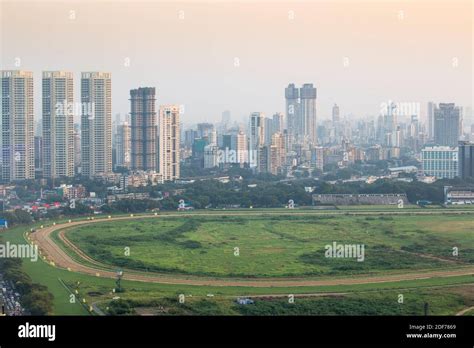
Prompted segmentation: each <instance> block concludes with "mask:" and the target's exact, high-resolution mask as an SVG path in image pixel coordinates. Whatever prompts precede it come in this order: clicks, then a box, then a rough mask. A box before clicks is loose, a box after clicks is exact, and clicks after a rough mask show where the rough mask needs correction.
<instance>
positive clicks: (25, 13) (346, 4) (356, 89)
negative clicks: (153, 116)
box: [1, 1, 473, 123]
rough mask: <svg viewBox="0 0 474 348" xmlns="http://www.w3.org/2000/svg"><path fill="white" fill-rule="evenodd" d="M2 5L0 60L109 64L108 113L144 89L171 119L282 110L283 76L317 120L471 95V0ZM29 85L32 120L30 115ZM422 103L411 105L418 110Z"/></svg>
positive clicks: (36, 68) (11, 65) (34, 65)
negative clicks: (336, 110)
mask: <svg viewBox="0 0 474 348" xmlns="http://www.w3.org/2000/svg"><path fill="white" fill-rule="evenodd" d="M139 4H140V6H136V5H137V2H114V1H112V2H86V3H76V2H71V3H67V2H62V1H52V2H47V1H37V2H9V1H7V2H2V7H1V11H2V13H1V42H2V45H1V50H2V52H1V64H2V67H1V68H2V69H22V70H28V71H33V73H34V78H35V86H37V87H39V86H40V85H41V72H42V71H43V70H66V71H71V72H73V73H74V74H75V91H76V92H75V99H76V100H79V98H80V95H79V92H78V91H79V83H80V78H79V77H80V73H81V72H82V71H107V72H111V73H112V81H113V83H112V109H113V114H117V113H121V114H125V113H128V112H130V104H129V93H130V90H131V89H133V88H137V87H140V86H141V87H156V89H157V103H158V104H170V103H173V104H182V105H185V113H184V115H183V117H182V121H183V122H185V123H197V122H204V121H211V122H215V121H219V120H220V118H221V113H222V111H224V110H230V111H231V112H232V118H233V119H234V120H239V121H244V122H247V118H248V115H249V114H250V113H251V112H254V111H261V112H264V113H265V114H266V115H268V116H270V115H272V114H273V113H274V112H284V110H285V99H284V88H285V87H286V86H287V85H288V83H296V84H297V85H302V84H303V83H313V84H314V86H315V87H316V88H317V89H318V96H317V114H318V119H319V120H320V119H324V118H328V117H330V115H331V107H332V105H333V104H334V103H337V104H338V105H339V106H340V108H341V114H342V115H343V116H346V115H354V116H357V117H363V116H366V115H377V114H378V113H379V110H380V104H381V103H383V102H387V101H388V100H394V101H403V102H418V103H420V104H421V105H422V106H423V109H424V106H425V105H426V102H428V101H430V100H437V101H440V102H442V101H450V102H455V103H456V104H459V105H463V106H471V105H472V104H473V103H472V99H473V98H472V80H473V79H472V3H471V2H470V1H449V2H448V1H444V2H430V4H429V10H427V8H426V1H411V2H405V1H402V2H400V1H395V2H387V1H384V2H374V1H370V2H353V1H337V2H325V1H309V2H298V3H292V2H287V3H285V2H253V3H250V2H227V1H221V2H208V3H202V2H196V3H188V2H183V3H171V2H158V1H146V2H139ZM40 93H41V89H40V88H35V119H37V120H38V119H40V118H41V97H40V95H41V94H40ZM423 109H422V111H423Z"/></svg>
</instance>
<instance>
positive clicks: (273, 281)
mask: <svg viewBox="0 0 474 348" xmlns="http://www.w3.org/2000/svg"><path fill="white" fill-rule="evenodd" d="M473 213H474V212H473V211H472V210H466V211H463V210H453V211H443V212H442V213H440V212H439V211H430V210H406V211H403V210H391V211H369V210H368V211H361V210H358V211H351V212H347V211H331V212H330V213H329V212H325V211H299V210H294V211H291V212H289V211H288V210H286V211H284V212H283V211H278V210H268V211H264V210H263V211H238V210H237V211H220V212H179V213H160V214H157V215H154V214H151V215H136V216H114V217H100V218H99V217H96V218H94V220H92V219H89V220H81V221H71V222H64V223H56V224H54V225H50V226H43V228H39V229H38V230H37V231H36V232H33V233H29V234H28V238H29V239H30V240H31V242H33V243H35V244H37V245H38V247H39V249H40V251H41V254H42V256H43V258H44V259H45V260H46V261H48V262H49V263H50V264H51V265H53V266H55V267H58V268H62V269H67V270H69V271H71V272H77V273H81V274H87V275H92V276H97V277H104V278H112V279H113V278H116V270H115V269H114V267H112V266H111V265H107V264H104V263H101V262H98V261H96V260H94V259H92V258H91V257H90V256H88V255H87V254H86V253H84V252H83V251H82V250H81V249H80V248H78V247H77V246H75V245H74V244H73V243H71V242H70V241H69V240H68V239H67V238H65V234H64V231H65V230H68V229H71V228H75V227H84V226H87V225H92V224H98V223H101V222H121V221H133V220H137V219H161V218H166V217H182V218H183V219H185V218H186V217H188V218H189V217H194V216H222V215H225V216H240V217H249V216H281V215H283V214H285V215H286V214H291V215H295V216H299V215H313V216H314V215H318V216H324V215H332V216H338V215H340V216H346V215H350V216H373V215H377V216H382V215H393V216H400V215H402V216H403V215H407V216H415V215H416V216H427V215H440V214H446V215H459V214H470V215H471V216H472V215H473ZM55 232H58V233H59V234H58V235H59V236H60V238H61V239H62V241H63V244H64V245H63V246H61V245H58V243H57V242H56V241H55V240H54V239H53V238H52V235H53V234H54V233H55ZM64 246H66V248H67V249H69V250H67V251H66V250H65V248H64ZM71 253H73V254H74V257H72V256H71ZM469 275H474V266H473V265H458V266H457V267H451V268H450V269H446V270H436V269H435V270H419V271H416V270H414V271H410V272H403V273H395V274H392V273H390V274H383V275H376V276H372V275H371V276H368V275H347V276H332V277H319V278H318V279H312V278H311V277H291V278H268V277H266V278H252V279H246V278H224V277H209V276H196V275H189V276H188V275H183V274H169V273H166V274H160V273H154V272H147V273H145V272H140V271H136V270H129V269H127V270H125V273H124V277H123V279H124V280H130V281H139V282H147V283H158V284H175V285H195V286H215V287H260V288H271V287H272V288H274V287H307V286H315V287H317V286H336V285H355V284H373V283H386V282H387V283H388V282H390V283H393V282H399V281H412V280H422V279H429V278H447V277H453V276H469Z"/></svg>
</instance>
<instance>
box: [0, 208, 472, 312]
mask: <svg viewBox="0 0 474 348" xmlns="http://www.w3.org/2000/svg"><path fill="white" fill-rule="evenodd" d="M268 211H269V210H267V211H262V213H263V212H268ZM272 211H273V210H272ZM280 212H281V213H282V214H281V216H279V218H278V216H277V219H273V220H271V219H270V218H271V217H269V216H263V217H261V218H258V217H252V216H249V217H244V220H243V221H242V220H240V217H228V218H227V221H226V222H223V221H222V220H226V219H221V218H220V217H218V216H217V215H219V214H221V213H222V212H220V213H219V212H215V213H216V216H215V217H214V216H212V217H205V216H200V217H199V219H201V220H203V221H198V223H197V224H195V225H190V223H189V222H188V221H190V220H192V219H194V218H192V219H191V218H185V217H182V216H180V217H178V218H175V217H170V218H166V219H165V218H163V219H162V218H161V217H160V218H158V219H160V220H156V219H153V220H148V222H149V223H147V222H146V220H142V221H140V223H138V221H133V222H132V221H128V222H126V221H122V222H120V223H119V224H115V223H114V224H113V225H112V223H111V222H103V223H102V222H101V223H98V224H96V225H89V226H87V228H84V229H83V230H81V229H80V228H78V229H76V231H74V232H72V233H70V234H68V237H71V236H72V238H71V239H73V238H76V239H75V240H74V242H75V243H78V245H79V244H81V243H83V244H82V246H83V247H87V246H88V245H92V244H95V243H96V242H97V241H94V242H92V241H90V240H89V242H88V241H87V236H92V235H96V236H97V238H98V239H99V241H100V240H103V241H105V243H104V244H103V245H102V246H103V247H104V248H105V249H106V250H107V251H108V253H107V256H110V254H111V255H112V256H113V257H114V258H115V257H117V258H121V259H123V260H124V261H127V262H129V261H130V260H137V261H141V262H147V263H149V264H150V267H152V266H154V267H159V268H163V269H167V268H171V269H173V268H178V269H179V267H181V270H180V271H186V268H188V267H189V265H192V266H193V267H194V269H193V271H194V272H196V273H199V272H203V273H204V274H209V273H217V274H222V275H223V276H228V274H225V273H223V272H224V271H225V270H226V269H228V267H229V266H228V265H225V264H224V263H225V262H226V260H231V262H234V261H235V262H234V263H232V265H237V266H239V267H240V268H239V272H240V273H241V274H246V273H245V272H248V273H250V272H254V271H255V270H259V271H260V272H261V275H262V276H269V275H271V274H273V276H281V275H282V274H284V272H287V273H288V271H291V272H298V273H295V274H305V272H308V269H309V270H310V272H312V273H311V274H318V275H322V276H324V277H331V274H333V273H335V274H341V275H342V274H344V272H347V271H346V270H343V269H337V267H335V268H334V266H330V265H329V266H328V265H322V266H321V265H319V264H313V263H311V262H309V263H308V262H305V261H307V260H305V259H304V258H301V257H300V255H295V254H294V252H297V251H298V250H297V248H294V247H293V248H292V247H291V244H292V243H293V244H294V243H297V245H298V246H299V247H300V248H301V249H302V251H301V253H303V254H308V255H309V256H308V257H309V260H312V259H311V256H312V254H311V253H312V252H314V251H317V250H319V249H320V246H321V245H322V243H324V242H325V239H328V240H331V241H333V240H335V241H338V242H346V241H353V242H354V241H359V239H360V240H363V241H362V242H365V243H366V244H367V245H368V246H369V245H371V243H372V242H371V240H374V243H376V244H374V245H377V244H383V245H387V246H389V247H390V248H391V249H393V250H395V252H396V251H397V250H399V249H400V248H401V247H402V246H404V247H408V248H409V247H410V246H412V247H413V246H415V247H417V248H420V247H421V250H417V251H416V253H430V254H431V255H437V256H439V257H442V258H443V259H444V258H448V259H449V257H450V252H451V250H452V246H453V245H458V246H459V250H460V256H459V261H461V262H462V263H464V264H468V263H472V249H474V248H473V247H472V243H473V241H472V240H473V238H472V234H470V231H472V227H473V226H472V224H473V223H472V216H470V215H460V216H444V215H443V216H441V215H436V216H403V217H396V216H393V217H392V218H393V220H390V219H388V218H387V217H384V218H380V217H379V216H345V215H339V216H336V217H335V218H329V219H326V218H324V217H323V218H322V219H316V218H315V217H314V220H317V221H313V220H312V219H313V217H310V219H309V220H310V221H308V219H306V221H305V220H304V219H303V221H300V219H299V218H298V217H297V216H290V217H284V216H283V215H284V214H285V213H286V212H285V211H284V210H280ZM232 220H233V221H232ZM51 223H52V222H43V224H45V225H50V224H51ZM334 223H335V225H334ZM108 224H110V225H112V226H107V225H108ZM186 224H187V225H186ZM183 225H185V227H186V228H188V227H193V228H191V229H190V230H189V231H187V230H184V229H180V227H182V226H183ZM104 227H105V228H104ZM209 227H212V228H209ZM137 228H138V229H137ZM208 228H209V232H207V229H208ZM259 228H263V230H259ZM265 228H267V229H265ZM29 229H30V226H20V227H15V228H11V229H9V230H7V231H5V232H2V237H3V239H4V240H8V241H10V242H12V243H24V242H25V239H24V233H25V232H26V231H29ZM165 231H168V232H172V233H168V234H166V233H165ZM259 231H260V232H259ZM91 233H92V234H91ZM259 233H262V234H263V236H264V240H265V242H262V243H260V244H259V241H258V238H257V237H258V236H259ZM471 233H472V232H471ZM165 235H167V237H166V236H165ZM318 235H320V236H324V238H325V239H322V238H320V239H318V238H317V236H318ZM352 235H353V236H352ZM158 236H161V237H159V238H158V239H156V238H152V239H151V241H152V242H150V239H149V238H150V237H158ZM114 237H116V243H117V244H113V243H114V239H115V238H114ZM128 237H130V238H128ZM235 238H237V239H235ZM127 240H128V243H126V245H124V244H123V241H127ZM189 241H191V242H198V243H200V245H199V247H196V246H198V244H195V243H190V242H189ZM236 242H239V244H240V245H244V247H243V248H242V246H239V247H240V256H239V257H241V258H242V257H245V258H247V257H249V255H254V256H253V257H257V258H258V262H265V263H266V264H267V265H271V264H272V260H276V261H277V262H279V263H283V265H284V267H282V268H281V269H274V268H273V267H271V268H270V269H265V268H262V267H261V266H259V265H258V264H257V262H251V263H250V264H246V262H242V261H239V262H237V261H238V260H236V259H238V257H236V256H234V255H233V252H234V249H233V248H234V247H235V246H238V244H236ZM225 243H227V244H225ZM157 245H158V246H166V247H167V248H169V250H168V251H167V252H168V254H166V255H167V257H168V258H170V261H169V263H167V260H166V257H164V254H161V253H160V252H159V251H160V248H157ZM125 246H128V247H130V251H131V254H130V258H124V254H123V251H124V249H123V248H124V247H125ZM190 246H191V247H190ZM275 246H278V248H280V249H281V252H280V251H279V252H275V249H273V250H268V248H275ZM207 248H210V249H215V250H219V252H217V251H215V252H210V251H209V250H208V252H207V253H200V251H202V250H200V249H207ZM258 248H267V249H266V250H267V253H263V254H262V255H259V253H258V252H256V251H257V250H258ZM163 249H164V250H166V248H163ZM178 251H179V252H178ZM268 251H270V252H268ZM109 253H110V254H109ZM151 253H155V254H154V255H158V258H157V259H156V260H157V261H158V262H156V260H155V258H154V256H152V255H153V254H151ZM246 253H247V254H246ZM249 253H253V254H249ZM396 255H398V254H396ZM95 256H100V255H95ZM400 256H401V257H402V258H403V257H405V254H403V255H400ZM138 257H141V260H140V259H139V258H138ZM202 257H207V261H206V262H203V261H200V259H201V258H202ZM369 257H370V249H369V247H367V249H366V261H365V262H368V260H369ZM413 257H416V258H415V259H414V261H415V262H416V263H417V266H413V270H416V267H420V266H422V265H423V267H425V266H426V267H431V268H434V267H435V266H433V265H434V264H433V261H435V260H432V259H426V257H418V256H417V255H414V256H413ZM187 258H189V260H187ZM178 260H181V262H188V263H187V264H186V267H183V265H180V264H179V261H178ZM240 260H241V259H240ZM284 260H286V261H284ZM387 260H388V259H387ZM104 261H110V260H108V259H107V260H104ZM395 261H400V260H399V259H395ZM402 261H403V260H402ZM427 261H429V262H427ZM285 262H290V264H289V266H286V264H285ZM365 262H364V263H365ZM438 262H439V263H436V264H437V266H436V268H439V267H442V266H443V265H444V264H445V263H446V262H445V261H438ZM247 263H248V262H247ZM462 263H461V264H457V266H458V267H459V266H460V265H461V266H462ZM448 264H449V262H448ZM355 265H356V266H357V263H356V264H355ZM114 266H115V264H114ZM198 267H200V268H198ZM444 267H450V266H449V265H446V266H444ZM23 268H24V270H25V271H26V272H27V273H28V274H29V275H30V277H31V278H32V279H33V281H34V282H37V283H41V284H43V285H45V286H47V287H48V289H49V291H50V292H51V293H52V294H53V295H54V314H62V315H87V314H89V312H88V311H87V310H86V309H85V308H87V307H88V306H89V305H91V304H93V303H95V304H96V305H97V306H98V307H99V308H102V309H103V310H104V311H107V310H106V308H107V307H109V306H112V305H113V303H114V300H112V298H113V297H114V296H116V295H117V294H114V293H113V292H112V288H114V286H115V282H114V280H113V279H106V278H100V277H93V276H89V275H84V274H79V273H75V272H68V271H67V270H63V269H59V268H56V267H53V266H51V265H49V264H48V263H45V262H43V261H42V260H39V261H38V262H30V261H28V260H24V262H23ZM315 269H318V272H319V273H315V272H314V270H315ZM410 269H411V268H410ZM359 271H363V270H360V269H358V270H351V271H350V272H351V273H352V272H359ZM376 271H377V272H383V273H387V272H391V271H397V270H394V269H393V267H392V268H391V267H390V265H388V266H387V265H386V264H385V265H384V264H383V263H382V264H378V269H377V270H376ZM272 272H273V273H272ZM364 272H365V271H364ZM234 273H235V272H234ZM346 274H347V273H346ZM473 278H474V277H472V276H455V277H448V278H429V279H419V280H411V281H400V282H384V283H372V284H355V285H337V286H318V287H310V286H305V287H294V288H291V287H288V288H285V287H278V288H273V287H272V288H253V287H210V286H189V285H172V284H156V283H144V282H135V281H122V286H123V288H124V289H125V292H124V293H120V294H119V296H120V297H121V299H122V300H125V301H126V302H127V303H129V304H130V306H131V307H133V308H134V311H135V310H136V311H135V312H134V313H135V314H140V313H152V314H163V313H157V312H156V311H157V308H159V309H160V310H161V308H165V309H166V311H167V313H168V314H197V315H203V314H214V315H215V314H231V315H242V314H243V315H246V314H249V315H265V314H271V313H273V314H290V315H291V314H303V315H313V314H320V315H333V314H362V315H363V314H369V315H370V314H393V315H397V314H403V315H413V314H422V312H421V311H422V309H421V308H422V304H423V303H424V301H428V302H429V303H430V314H436V315H441V314H447V315H453V314H455V313H457V312H458V311H459V310H461V309H464V308H466V307H469V306H472V305H473V301H474V296H473V294H474V291H473V290H472V289H473V285H474V279H473ZM64 284H65V285H66V286H67V287H69V289H67V288H66V287H65V286H64ZM76 288H77V289H78V291H79V295H78V299H79V301H82V299H85V300H86V304H85V305H84V306H83V305H81V304H80V303H79V301H77V302H76V303H70V301H69V300H70V290H74V289H76ZM334 292H337V293H345V295H341V296H342V297H339V298H334V297H321V298H319V297H318V298H297V299H296V302H295V305H296V306H292V307H288V304H287V301H286V300H285V298H282V299H273V300H268V299H267V300H265V299H256V302H255V305H253V307H241V306H236V305H235V302H234V300H235V298H236V297H237V296H247V295H254V296H255V295H262V296H263V295H269V294H272V295H275V294H281V295H283V296H287V295H288V294H325V293H334ZM400 293H403V294H405V304H406V306H401V305H400V304H398V303H397V302H396V296H398V294H400ZM179 294H184V295H185V296H186V302H185V304H178V303H177V298H178V295H179ZM208 294H212V295H213V296H212V297H208V296H207V295H208ZM407 294H408V295H407ZM371 298H373V301H369V300H370V299H371ZM472 313H473V312H472V311H471V312H468V313H467V315H468V314H472ZM165 314H166V313H165Z"/></svg>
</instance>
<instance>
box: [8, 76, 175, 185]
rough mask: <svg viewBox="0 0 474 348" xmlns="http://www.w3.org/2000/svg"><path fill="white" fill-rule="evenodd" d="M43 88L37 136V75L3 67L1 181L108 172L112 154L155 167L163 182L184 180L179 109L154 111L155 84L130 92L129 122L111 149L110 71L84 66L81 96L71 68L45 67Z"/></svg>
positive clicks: (138, 166)
mask: <svg viewBox="0 0 474 348" xmlns="http://www.w3.org/2000/svg"><path fill="white" fill-rule="evenodd" d="M41 87H42V113H41V115H42V118H41V132H40V134H39V135H37V136H35V129H34V128H35V120H34V110H33V105H34V94H33V88H34V87H33V73H32V72H27V71H19V70H9V71H1V90H0V96H1V116H0V122H1V133H0V142H1V146H2V148H1V173H0V174H1V176H0V180H1V181H2V182H12V181H17V180H27V179H35V178H39V177H41V178H51V179H54V178H60V177H73V176H74V175H76V174H81V175H83V176H85V177H89V178H95V177H107V176H108V175H111V174H112V173H113V166H114V163H113V162H114V153H115V154H116V157H117V159H118V160H119V161H117V162H118V163H117V165H120V166H124V167H127V168H130V169H132V170H137V171H157V172H159V173H160V174H161V176H162V180H163V181H168V180H174V179H176V178H179V173H180V171H179V163H180V157H179V156H180V151H179V148H180V146H179V143H180V122H179V110H180V108H179V106H177V105H163V106H160V108H159V113H158V115H157V113H156V111H155V101H156V94H155V88H138V89H134V90H132V91H130V103H131V112H130V115H131V119H130V123H127V122H125V123H124V124H121V125H120V126H119V127H118V134H117V135H118V136H116V144H115V145H116V146H115V149H114V147H113V142H112V138H113V122H112V81H111V74H110V73H104V72H83V73H82V74H81V84H80V102H75V98H74V77H73V73H71V72H64V71H44V72H43V75H42V86H41ZM74 116H80V125H77V124H75V122H74ZM114 150H115V151H114Z"/></svg>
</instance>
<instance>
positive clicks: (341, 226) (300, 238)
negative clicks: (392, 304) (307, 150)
mask: <svg viewBox="0 0 474 348" xmlns="http://www.w3.org/2000/svg"><path fill="white" fill-rule="evenodd" d="M473 227H474V223H473V222H472V216H470V215H459V216H458V215H453V216H445V215H443V216H441V215H433V216H414V215H413V216H410V215H409V216H344V215H343V216H336V215H324V216H291V215H287V216H284V215H281V216H259V217H257V216H252V217H250V216H249V217H242V216H235V217H232V216H225V215H223V216H216V217H204V216H202V217H183V218H162V219H159V220H155V219H153V220H149V219H148V220H147V219H143V220H139V221H137V220H135V221H121V222H101V223H100V224H96V225H92V226H91V225H88V226H83V227H78V228H75V229H71V230H68V231H67V234H66V235H67V237H68V238H69V240H70V241H72V242H73V243H74V244H76V245H77V246H79V247H80V248H81V249H82V250H84V251H85V252H86V253H87V254H88V255H90V256H91V257H92V258H94V259H96V260H98V261H100V262H103V263H106V264H110V265H114V266H120V267H124V268H129V269H137V270H141V271H155V272H168V273H182V274H192V275H205V276H219V277H289V276H312V277H316V276H331V275H347V274H380V273H387V272H397V271H410V270H419V269H440V268H451V267H459V266H460V265H463V264H465V265H468V264H472V263H473V262H474V238H472V229H473ZM333 242H336V243H338V244H363V245H364V248H365V250H364V251H365V259H364V261H363V262H358V261H357V260H356V259H347V258H344V259H339V258H327V257H325V246H326V245H328V244H332V243H333ZM453 247H457V248H459V256H457V257H455V256H453ZM236 248H238V255H236V251H237V249H236ZM127 251H130V255H128V254H126V252H127Z"/></svg>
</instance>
